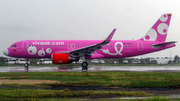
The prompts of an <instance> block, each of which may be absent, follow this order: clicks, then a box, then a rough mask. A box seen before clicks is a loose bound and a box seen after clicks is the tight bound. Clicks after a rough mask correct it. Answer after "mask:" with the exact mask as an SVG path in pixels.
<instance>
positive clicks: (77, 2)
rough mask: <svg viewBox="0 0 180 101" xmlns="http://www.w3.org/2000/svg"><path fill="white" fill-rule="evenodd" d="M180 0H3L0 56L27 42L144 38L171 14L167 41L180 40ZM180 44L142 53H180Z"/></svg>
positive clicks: (1, 7)
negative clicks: (108, 37)
mask: <svg viewBox="0 0 180 101" xmlns="http://www.w3.org/2000/svg"><path fill="white" fill-rule="evenodd" d="M179 4H180V1H179V0H0V56H4V55H3V50H5V49H6V48H7V47H9V46H10V45H11V44H13V43H14V42H17V41H21V40H31V39H33V40H34V39H44V40H46V39H47V40H48V39H50V40H53V39H55V40H103V39H105V38H106V37H107V36H108V35H109V34H110V32H111V31H112V30H113V29H114V28H116V29H117V30H116V32H115V35H114V36H113V38H112V40H132V39H134V40H136V39H140V38H142V37H143V36H144V35H145V34H146V33H147V31H148V30H149V29H150V28H151V27H152V26H153V25H154V23H155V22H156V21H157V20H158V18H159V17H160V16H161V15H162V14H165V13H172V18H171V22H170V27H169V30H168V35H167V39H166V41H179V40H180V30H179V29H180V6H179ZM179 50H180V45H179V43H176V47H173V48H170V49H166V50H163V51H159V52H155V53H150V54H147V55H141V56H138V57H137V58H146V57H155V58H156V57H172V58H174V56H175V55H179V56H180V51H179Z"/></svg>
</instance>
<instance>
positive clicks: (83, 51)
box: [63, 29, 116, 57]
mask: <svg viewBox="0 0 180 101" xmlns="http://www.w3.org/2000/svg"><path fill="white" fill-rule="evenodd" d="M115 31H116V29H114V30H113V31H112V32H111V33H110V34H109V36H108V37H107V38H106V39H105V40H104V41H103V42H101V43H97V44H94V45H89V46H85V47H82V48H79V49H75V50H72V51H68V52H63V53H69V54H70V56H71V57H81V56H85V55H86V56H92V54H91V53H94V52H95V51H96V50H100V49H101V48H102V46H103V45H105V44H108V43H109V42H110V41H111V39H112V37H113V35H114V33H115Z"/></svg>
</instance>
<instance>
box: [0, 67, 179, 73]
mask: <svg viewBox="0 0 180 101" xmlns="http://www.w3.org/2000/svg"><path fill="white" fill-rule="evenodd" d="M87 71H93V72H96V71H97V72H98V71H127V72H128V71H135V72H180V66H92V67H88V70H87ZM0 72H27V70H26V69H25V68H24V67H10V66H9V67H8V66H4V67H3V66H2V67H0ZM28 72H82V67H40V66H30V67H29V70H28Z"/></svg>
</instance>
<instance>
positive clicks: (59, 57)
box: [51, 53, 78, 64]
mask: <svg viewBox="0 0 180 101" xmlns="http://www.w3.org/2000/svg"><path fill="white" fill-rule="evenodd" d="M51 59H52V62H53V64H67V63H71V62H72V61H78V59H77V58H72V57H70V55H69V54H67V53H53V54H52V55H51Z"/></svg>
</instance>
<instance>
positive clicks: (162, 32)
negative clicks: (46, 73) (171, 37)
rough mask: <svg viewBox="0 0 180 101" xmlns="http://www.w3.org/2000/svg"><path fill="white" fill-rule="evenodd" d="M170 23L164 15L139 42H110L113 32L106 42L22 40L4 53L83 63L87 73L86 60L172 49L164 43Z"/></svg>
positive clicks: (58, 61) (130, 55)
mask: <svg viewBox="0 0 180 101" xmlns="http://www.w3.org/2000/svg"><path fill="white" fill-rule="evenodd" d="M170 19H171V14H163V15H162V16H161V17H160V18H159V19H158V20H157V22H156V23H155V24H154V25H153V26H152V27H151V28H150V30H149V31H148V32H147V33H146V35H145V36H144V37H142V38H141V39H138V40H111V39H112V37H113V35H114V33H115V31H116V29H114V30H113V31H112V32H111V33H110V35H109V36H108V37H107V38H106V39H105V40H23V41H18V42H15V43H13V44H12V45H11V46H10V47H8V48H7V49H6V50H4V51H3V53H4V54H5V55H7V56H10V57H16V58H26V59H27V61H28V60H29V59H30V58H51V59H52V62H53V63H54V64H67V63H72V62H73V61H82V69H83V70H87V66H88V63H87V62H86V61H85V60H86V59H99V58H101V59H104V58H106V59H108V58H125V57H132V56H138V55H143V54H147V53H152V52H156V51H160V50H164V49H167V48H171V47H174V46H175V41H171V42H165V40H166V36H167V32H168V28H169V23H170ZM25 67H28V64H25Z"/></svg>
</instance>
